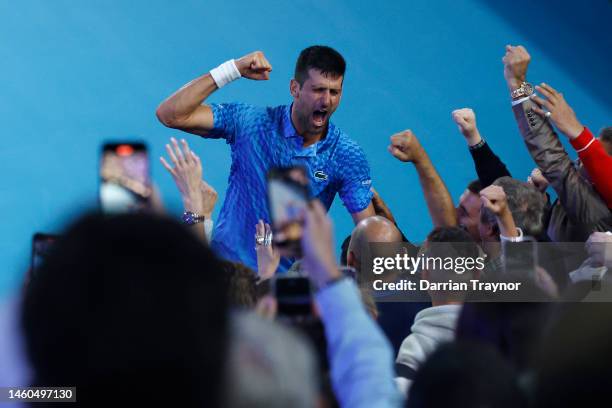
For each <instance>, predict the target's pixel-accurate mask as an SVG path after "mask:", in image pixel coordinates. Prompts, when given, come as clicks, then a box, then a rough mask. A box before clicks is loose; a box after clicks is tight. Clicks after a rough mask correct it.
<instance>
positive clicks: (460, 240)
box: [427, 227, 479, 258]
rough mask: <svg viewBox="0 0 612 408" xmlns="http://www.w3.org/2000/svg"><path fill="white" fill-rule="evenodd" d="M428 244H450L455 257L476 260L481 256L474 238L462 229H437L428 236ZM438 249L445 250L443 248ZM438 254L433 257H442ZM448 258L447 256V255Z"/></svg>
mask: <svg viewBox="0 0 612 408" xmlns="http://www.w3.org/2000/svg"><path fill="white" fill-rule="evenodd" d="M427 242H428V243H448V244H450V246H449V247H448V249H451V250H452V251H451V252H454V254H453V255H455V256H466V257H472V258H476V257H478V255H479V252H478V246H477V244H476V242H474V239H473V238H472V236H471V235H470V234H469V233H468V232H467V231H466V230H464V229H463V228H460V227H436V228H434V229H433V230H432V231H431V232H430V233H429V234H428V235H427ZM438 248H443V247H442V246H440V247H438ZM442 255H443V254H436V255H431V256H442ZM445 256H447V255H445Z"/></svg>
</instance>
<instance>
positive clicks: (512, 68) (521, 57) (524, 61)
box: [502, 45, 531, 89]
mask: <svg viewBox="0 0 612 408" xmlns="http://www.w3.org/2000/svg"><path fill="white" fill-rule="evenodd" d="M529 61H531V57H530V56H529V53H527V50H526V49H525V47H523V46H522V45H519V46H516V47H514V46H512V45H506V55H504V57H503V58H502V62H503V63H504V78H506V82H507V83H508V86H509V87H510V88H511V89H516V88H518V87H519V86H520V85H521V83H522V82H524V81H525V78H526V77H527V67H528V66H529Z"/></svg>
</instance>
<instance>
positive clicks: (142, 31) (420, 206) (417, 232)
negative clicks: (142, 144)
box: [0, 0, 612, 299]
mask: <svg viewBox="0 0 612 408" xmlns="http://www.w3.org/2000/svg"><path fill="white" fill-rule="evenodd" d="M536 3H537V4H536ZM611 9H612V6H611V3H610V2H608V1H605V0H593V1H583V2H567V1H566V2H563V1H554V2H553V1H545V2H531V1H526V0H520V1H514V2H507V1H499V2H491V1H484V0H462V1H457V0H453V1H450V0H447V1H424V0H415V1H384V2H379V3H374V2H372V1H365V0H351V1H348V0H342V1H324V0H310V1H304V0H297V1H291V2H288V1H280V0H278V1H263V2H253V1H240V0H235V1H232V2H225V1H218V2H206V1H195V0H180V1H172V2H171V1H162V0H147V1H142V0H139V1H136V0H134V1H129V2H127V1H120V0H105V1H91V0H90V1H74V0H70V1H69V0H55V1H49V0H37V1H35V0H22V1H19V2H13V1H8V0H0V56H1V59H0V61H1V62H0V78H1V79H0V83H1V88H0V89H1V91H0V118H1V119H2V145H1V147H0V174H1V175H2V182H1V183H0V214H2V224H1V225H2V234H0V266H1V270H0V299H2V298H3V297H6V296H8V295H9V294H11V293H15V290H16V289H17V288H18V287H19V285H20V282H21V279H22V277H23V274H24V271H25V270H26V269H27V266H28V260H29V251H30V238H31V235H32V234H33V233H34V232H35V231H47V232H54V231H58V230H60V229H61V227H62V226H63V225H65V224H66V223H67V222H69V221H70V220H71V219H73V218H74V217H75V216H76V215H77V214H79V213H81V212H82V211H83V210H85V209H87V208H90V207H91V206H93V205H95V201H96V192H97V174H96V171H97V158H98V150H99V146H100V144H101V143H102V142H103V141H104V140H106V139H118V138H140V139H144V140H146V141H147V142H148V144H149V146H150V148H151V151H152V158H153V164H154V165H153V176H154V179H155V181H156V183H158V185H159V186H160V189H161V192H162V196H163V199H164V201H165V203H166V205H167V207H168V208H169V210H170V211H171V212H172V213H174V214H179V213H180V211H181V204H180V199H179V196H178V193H177V192H176V190H175V188H174V185H173V183H172V180H171V178H170V177H169V176H168V175H167V174H166V173H165V170H164V169H163V168H162V166H161V165H160V164H159V162H158V161H157V158H158V157H159V156H160V155H161V154H163V146H164V144H165V143H166V142H167V140H168V138H169V137H170V136H175V137H179V136H183V135H181V134H180V133H179V132H176V131H172V130H169V129H166V128H164V127H162V126H161V125H160V124H159V123H158V122H157V120H156V118H155V114H154V112H155V108H156V106H157V105H158V103H159V102H160V101H161V100H162V99H163V98H165V97H166V96H167V95H169V94H170V93H171V92H173V91H174V90H176V89H177V88H178V87H180V86H181V85H183V84H184V83H186V82H187V81H189V80H190V79H192V78H194V77H196V76H198V75H201V74H202V73H205V72H207V71H208V70H209V69H210V68H211V67H213V66H215V65H217V64H218V63H220V62H223V61H225V60H227V59H229V58H232V57H239V56H242V55H243V54H245V53H248V52H250V51H253V50H256V49H260V50H262V51H264V52H265V53H266V55H267V57H268V58H269V60H270V61H271V62H272V64H273V66H274V72H273V75H272V78H271V80H270V81H269V82H266V83H262V82H251V81H240V82H239V83H236V84H232V85H230V86H228V87H227V88H225V89H223V91H222V92H219V93H217V94H216V95H214V97H213V98H212V100H213V101H245V102H249V103H253V104H262V105H269V104H270V105H276V104H281V103H286V102H288V101H289V100H290V99H289V93H288V82H289V79H290V78H291V75H292V70H293V66H294V62H295V59H296V57H297V54H298V53H299V51H300V50H301V49H302V48H304V47H306V46H308V45H312V44H327V45H331V46H333V47H335V48H337V49H338V50H339V51H341V52H342V53H343V54H344V56H345V57H346V59H347V61H348V72H347V75H346V80H345V88H344V96H343V101H342V104H341V106H340V108H339V110H338V111H337V113H336V115H335V117H334V121H335V123H336V124H338V125H339V126H340V127H341V128H342V129H344V130H345V131H346V132H347V133H348V134H349V135H351V136H352V137H353V138H354V139H356V140H357V141H358V142H359V144H361V146H363V148H364V149H365V151H366V153H367V155H368V159H369V162H370V166H371V168H372V175H373V181H374V186H375V187H376V188H377V190H378V191H379V192H380V194H381V195H382V197H383V198H384V199H385V200H386V201H387V203H388V204H389V206H390V207H391V209H392V210H393V212H394V214H395V216H396V218H397V219H398V220H399V223H400V226H401V227H402V229H403V230H404V232H405V233H406V235H407V236H408V237H409V238H411V239H412V240H415V241H419V240H421V239H423V238H424V236H425V235H426V234H427V232H428V231H429V230H430V229H431V223H430V221H429V218H428V216H427V210H426V206H425V203H424V201H423V199H422V195H421V193H420V190H419V187H418V180H417V177H416V174H415V172H414V169H413V168H411V166H409V165H405V164H401V163H399V162H397V161H396V160H394V159H393V158H391V157H390V156H389V154H388V153H387V151H386V146H387V144H388V139H389V136H390V135H391V134H392V133H394V132H396V131H399V130H403V129H407V128H410V129H412V130H413V131H414V132H415V133H416V134H417V135H418V136H419V137H420V139H421V141H422V143H423V144H424V146H425V147H426V149H427V150H428V152H429V153H430V155H431V157H432V159H433V161H434V163H435V165H436V166H437V168H438V170H439V171H440V173H441V174H442V176H443V178H444V180H445V181H446V183H447V185H448V187H449V189H450V191H451V193H452V195H453V197H454V198H455V199H456V198H457V197H458V196H459V195H460V194H461V192H462V190H463V188H464V187H465V185H466V183H467V182H468V181H469V180H471V179H473V178H474V175H475V173H474V169H473V166H472V163H471V160H470V156H469V153H468V151H467V149H466V147H465V143H464V141H463V139H462V137H461V136H460V135H459V133H458V132H457V129H456V127H455V125H454V124H453V122H452V121H451V119H450V112H451V111H452V110H453V109H455V108H460V107H466V106H467V107H472V108H473V109H474V110H475V111H476V113H477V118H478V124H479V127H480V129H481V131H482V133H483V135H484V136H485V137H486V138H487V140H488V141H489V142H490V143H491V145H492V146H493V148H494V150H495V151H496V152H497V153H498V154H500V155H501V157H502V158H503V159H505V161H506V163H507V164H508V167H509V169H510V170H511V172H512V173H513V174H514V175H515V176H516V177H519V178H525V177H526V176H527V175H528V173H529V172H530V170H531V169H532V167H533V164H532V161H531V159H530V157H529V156H528V154H527V153H526V150H525V148H524V146H523V144H522V142H521V140H520V137H519V136H518V133H517V130H516V125H515V123H514V121H513V117H512V113H511V110H510V108H509V102H508V95H507V92H506V88H505V84H504V81H503V76H502V65H501V57H502V55H503V52H504V45H505V44H507V43H512V44H517V43H520V44H524V45H526V46H527V48H528V50H529V51H530V53H531V55H532V57H533V62H532V66H531V69H530V75H529V77H530V79H531V80H532V81H535V82H541V81H546V82H548V83H550V84H552V85H553V86H555V87H557V88H558V89H562V90H563V92H564V93H565V95H566V98H567V99H568V100H569V101H570V103H571V104H572V105H573V106H574V107H575V110H576V112H577V113H578V115H579V117H580V118H581V120H582V121H583V122H584V123H586V124H587V125H588V126H590V127H591V129H593V130H595V131H597V130H598V129H599V128H601V127H602V126H604V125H610V124H611V120H610V119H612V118H611V115H610V112H611V108H612V92H611V91H612V87H611V86H610V77H609V74H610V71H611V68H612V66H611V65H612V64H611V62H612V57H611V55H612V54H611V53H610V50H612V25H611V24H610V21H611V20H612V18H611V17H612V12H611ZM189 141H190V142H191V144H192V146H193V148H194V150H195V151H196V152H197V153H198V154H199V155H200V156H201V157H202V160H203V163H204V173H205V177H206V179H207V180H208V181H209V182H210V183H211V184H212V185H213V186H214V187H215V188H216V189H217V190H218V191H219V194H220V202H221V201H222V200H223V197H224V194H225V188H226V183H227V176H228V171H229V165H230V162H229V149H228V146H227V145H226V144H225V143H224V142H223V141H204V140H200V139H198V138H197V137H195V136H190V137H189ZM219 208H220V204H219V205H218V208H217V212H218V209H219ZM331 214H332V216H333V219H334V221H335V224H336V239H337V241H338V243H340V242H341V241H342V239H343V238H344V237H345V236H346V235H347V234H348V233H349V232H350V229H351V227H352V222H351V219H350V217H349V216H348V214H347V213H346V212H345V210H344V208H343V207H342V205H341V203H340V201H339V200H336V203H335V204H334V207H333V209H332V211H331Z"/></svg>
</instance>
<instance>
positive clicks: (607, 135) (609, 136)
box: [599, 126, 612, 143]
mask: <svg viewBox="0 0 612 408" xmlns="http://www.w3.org/2000/svg"><path fill="white" fill-rule="evenodd" d="M599 137H600V139H601V141H602V142H606V143H612V126H607V127H605V128H603V129H601V130H600V131H599Z"/></svg>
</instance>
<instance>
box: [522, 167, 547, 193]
mask: <svg viewBox="0 0 612 408" xmlns="http://www.w3.org/2000/svg"><path fill="white" fill-rule="evenodd" d="M527 183H528V184H531V185H533V186H534V187H535V188H537V189H538V190H539V191H540V192H541V193H543V192H544V191H546V189H547V188H548V180H546V177H544V175H543V174H542V170H540V169H538V168H537V167H536V168H535V169H533V170H532V171H531V175H530V176H529V177H527Z"/></svg>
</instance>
